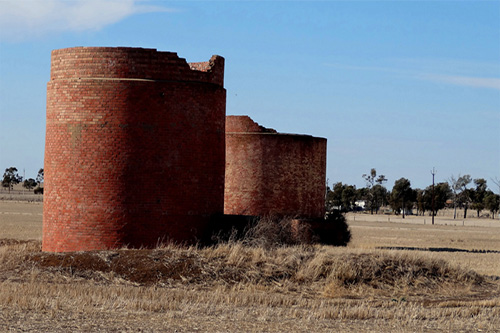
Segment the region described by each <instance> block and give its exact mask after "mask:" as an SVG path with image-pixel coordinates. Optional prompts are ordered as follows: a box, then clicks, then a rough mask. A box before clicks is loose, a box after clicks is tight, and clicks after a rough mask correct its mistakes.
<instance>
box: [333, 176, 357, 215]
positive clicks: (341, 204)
mask: <svg viewBox="0 0 500 333" xmlns="http://www.w3.org/2000/svg"><path fill="white" fill-rule="evenodd" d="M356 199H357V191H356V187H355V186H353V185H347V184H342V183H341V182H338V183H335V185H333V189H332V190H330V191H329V192H328V193H327V211H328V212H331V211H333V210H334V209H337V210H340V211H343V212H347V211H350V210H352V208H353V207H354V205H355V202H356Z"/></svg>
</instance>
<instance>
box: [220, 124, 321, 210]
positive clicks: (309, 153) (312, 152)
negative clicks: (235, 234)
mask: <svg viewBox="0 0 500 333" xmlns="http://www.w3.org/2000/svg"><path fill="white" fill-rule="evenodd" d="M273 131H274V130H271V129H266V128H264V127H262V126H259V125H258V124H257V123H254V122H253V121H252V120H251V119H250V118H249V117H247V116H228V117H226V178H225V179H226V181H225V193H224V213H225V214H235V215H256V216H262V215H268V214H276V215H288V216H295V217H310V218H315V217H322V216H323V215H324V203H325V191H326V179H325V177H326V139H324V138H316V137H312V136H308V135H292V134H280V133H276V132H275V131H274V132H273Z"/></svg>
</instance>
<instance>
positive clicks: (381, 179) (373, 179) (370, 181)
mask: <svg viewBox="0 0 500 333" xmlns="http://www.w3.org/2000/svg"><path fill="white" fill-rule="evenodd" d="M362 177H363V178H364V180H365V181H366V187H367V188H372V187H373V186H374V185H375V183H377V184H379V185H382V184H383V183H385V182H386V181H387V178H385V176H384V175H379V176H378V177H377V170H376V169H374V168H373V169H371V170H370V174H366V173H365V174H363V176H362Z"/></svg>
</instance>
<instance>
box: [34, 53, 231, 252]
mask: <svg viewBox="0 0 500 333" xmlns="http://www.w3.org/2000/svg"><path fill="white" fill-rule="evenodd" d="M51 60H52V66H51V75H50V81H49V83H48V86H47V132H46V145H45V166H44V167H45V194H44V212H43V245H42V248H43V250H44V251H52V252H61V251H80V250H95V249H108V248H116V247H122V246H130V247H141V246H142V247H153V246H156V245H157V244H159V243H162V242H166V241H175V242H187V243H190V242H193V241H195V240H196V239H198V238H200V237H201V235H202V234H203V233H204V231H205V228H206V227H207V224H208V221H209V218H210V216H211V215H212V214H216V213H222V212H223V205H224V203H223V200H224V154H225V153H224V147H225V143H224V141H225V137H224V126H225V124H224V123H225V106H226V91H225V89H224V86H223V85H224V83H223V80H224V58H222V57H220V56H213V57H212V58H211V59H210V61H208V62H202V63H192V64H188V63H187V62H186V61H185V60H184V59H182V58H179V57H178V56H177V54H176V53H171V52H158V51H156V50H154V49H141V48H122V47H120V48H109V47H76V48H68V49H60V50H55V51H53V52H52V59H51Z"/></svg>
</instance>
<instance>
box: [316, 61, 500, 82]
mask: <svg viewBox="0 0 500 333" xmlns="http://www.w3.org/2000/svg"><path fill="white" fill-rule="evenodd" d="M411 60H412V62H413V66H409V65H407V66H404V62H402V61H395V62H394V63H393V64H394V66H367V65H352V64H343V63H325V64H324V66H326V67H330V68H335V69H340V70H353V71H364V72H379V73H387V74H391V75H395V76H398V77H400V78H401V77H402V78H406V79H414V80H425V81H431V82H439V83H445V84H451V85H456V86H465V87H472V88H487V89H495V90H500V78H497V77H482V76H481V74H484V72H485V69H488V70H489V71H490V72H493V73H498V72H499V69H500V66H499V65H498V64H495V65H492V64H482V63H464V62H462V61H458V60H448V61H447V62H445V61H443V60H440V61H436V62H435V64H442V65H441V67H439V68H438V67H437V66H435V64H434V66H432V65H433V63H432V62H431V61H429V60H425V61H421V62H418V61H416V60H415V59H411ZM402 63H403V65H402ZM406 63H411V62H409V61H406ZM464 64H465V65H464ZM465 71H466V72H468V73H467V74H469V73H470V74H472V73H473V72H476V75H467V74H466V75H464V73H463V72H465ZM439 72H441V73H439ZM443 72H444V73H447V74H442V73H443ZM454 72H455V73H454ZM457 73H460V74H461V75H460V74H459V75H457ZM477 74H479V75H477Z"/></svg>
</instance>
